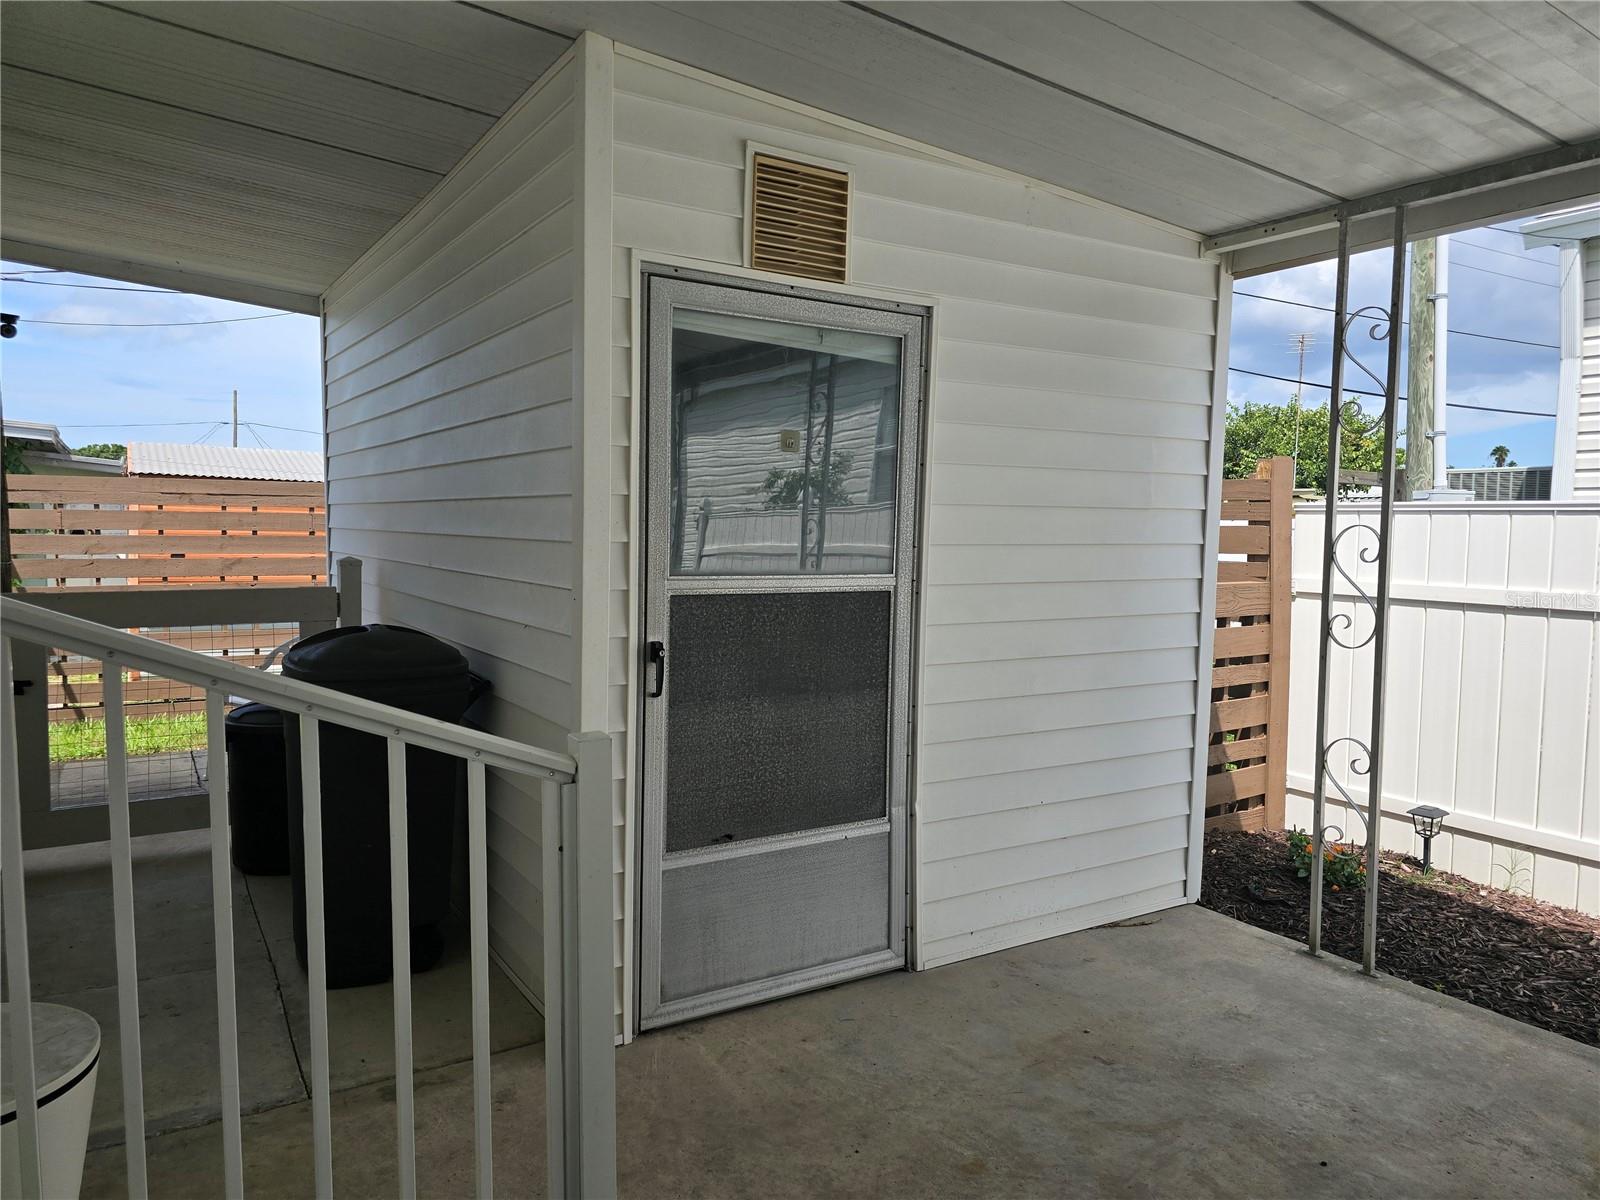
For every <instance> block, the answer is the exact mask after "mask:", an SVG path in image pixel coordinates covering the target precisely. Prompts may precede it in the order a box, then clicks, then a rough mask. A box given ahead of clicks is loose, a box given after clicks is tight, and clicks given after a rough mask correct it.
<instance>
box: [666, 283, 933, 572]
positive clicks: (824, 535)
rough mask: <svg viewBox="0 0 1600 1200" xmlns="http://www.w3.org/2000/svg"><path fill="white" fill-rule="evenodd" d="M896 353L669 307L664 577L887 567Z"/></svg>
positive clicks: (888, 341)
mask: <svg viewBox="0 0 1600 1200" xmlns="http://www.w3.org/2000/svg"><path fill="white" fill-rule="evenodd" d="M900 350H901V347H900V339H899V338H897V337H889V336H886V335H884V334H877V333H864V332H859V331H855V330H846V329H829V328H825V327H822V326H815V325H796V324H791V323H789V322H785V321H769V320H762V319H760V318H757V317H744V316H731V315H727V314H723V313H708V312H696V311H693V310H688V309H679V310H676V311H675V312H674V313H673V327H672V472H671V478H672V494H671V510H670V522H671V571H672V573H673V574H674V575H793V574H881V575H887V574H891V573H893V571H894V527H895V495H896V487H895V472H896V448H897V443H898V435H899V406H900Z"/></svg>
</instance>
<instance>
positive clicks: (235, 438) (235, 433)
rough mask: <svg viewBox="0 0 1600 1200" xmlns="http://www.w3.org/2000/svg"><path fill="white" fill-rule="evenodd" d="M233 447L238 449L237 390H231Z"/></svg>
mask: <svg viewBox="0 0 1600 1200" xmlns="http://www.w3.org/2000/svg"><path fill="white" fill-rule="evenodd" d="M233 447H234V449H235V450H237V449H238V448H239V389H238V388H234V389H233Z"/></svg>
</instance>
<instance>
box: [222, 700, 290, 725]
mask: <svg viewBox="0 0 1600 1200" xmlns="http://www.w3.org/2000/svg"><path fill="white" fill-rule="evenodd" d="M224 723H225V724H226V725H227V727H228V728H229V729H239V728H244V729H282V728H283V713H281V712H280V711H279V710H278V709H276V708H273V707H272V706H271V705H269V704H257V703H256V702H255V701H254V700H252V701H251V702H250V703H249V704H241V705H239V707H238V708H236V709H234V710H233V711H232V712H230V713H229V714H228V715H227V717H226V718H225V720H224Z"/></svg>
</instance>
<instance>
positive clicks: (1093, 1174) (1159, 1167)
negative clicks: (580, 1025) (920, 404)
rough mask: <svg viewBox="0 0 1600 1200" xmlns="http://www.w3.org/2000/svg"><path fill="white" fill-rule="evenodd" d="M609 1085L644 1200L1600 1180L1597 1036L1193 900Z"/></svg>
mask: <svg viewBox="0 0 1600 1200" xmlns="http://www.w3.org/2000/svg"><path fill="white" fill-rule="evenodd" d="M374 1021H375V1023H378V1024H381V1025H382V1028H383V1030H384V1031H385V1032H386V1031H387V1027H388V1026H387V1017H386V1016H384V1017H382V1018H378V1017H374ZM540 1051H541V1047H539V1046H538V1045H529V1046H523V1047H519V1048H516V1049H511V1050H508V1051H506V1052H503V1053H500V1054H498V1055H496V1057H495V1059H494V1097H495V1133H496V1143H495V1150H496V1155H495V1158H496V1188H495V1190H496V1192H497V1193H498V1194H500V1195H504V1196H537V1195H541V1194H543V1188H544V1178H543V1171H544V1125H543V1122H544V1097H543V1072H542V1062H541V1054H540ZM101 1086H102V1088H104V1087H105V1082H104V1080H103V1081H102V1085H101ZM617 1095H618V1105H619V1112H618V1125H619V1158H620V1162H619V1178H620V1185H621V1191H622V1194H623V1195H625V1196H630V1197H649V1198H651V1200H654V1198H658V1197H679V1196H682V1197H691V1196H692V1197H711V1196H729V1197H732V1196H763V1197H790V1196H793V1197H801V1196H829V1197H855V1196H860V1197H918V1196H927V1197H935V1196H937V1197H947V1196H956V1197H964V1196H972V1197H980V1196H1019V1197H1020V1196H1028V1197H1032V1196H1128V1197H1145V1196H1149V1197H1169V1196H1170V1197H1185V1198H1189V1197H1209V1196H1217V1197H1223V1196H1226V1197H1238V1196H1250V1197H1287V1196H1296V1197H1300V1196H1313V1197H1320V1196H1327V1197H1341V1198H1343V1197H1368V1196H1370V1197H1390V1198H1393V1197H1458V1196H1460V1197H1467V1196H1471V1197H1501V1196H1505V1197H1510V1196H1516V1197H1537V1198H1539V1200H1565V1198H1568V1197H1572V1198H1578V1197H1588V1196H1595V1195H1596V1194H1597V1193H1600V1105H1597V1103H1596V1101H1597V1100H1600V1052H1597V1051H1595V1050H1593V1049H1590V1048H1588V1047H1584V1046H1581V1045H1579V1044H1577V1043H1575V1042H1571V1041H1568V1040H1566V1039H1563V1038H1560V1037H1557V1036H1555V1035H1553V1034H1549V1033H1546V1032H1544V1031H1541V1030H1537V1029H1533V1028H1530V1027H1527V1026H1523V1025H1519V1024H1516V1023H1514V1022H1512V1021H1509V1020H1507V1019H1505V1018H1502V1017H1499V1016H1497V1015H1495V1014H1492V1013H1488V1012H1485V1011H1483V1010H1480V1009H1476V1008H1472V1007H1470V1006H1468V1005H1465V1004H1462V1003H1460V1002H1458V1001H1455V1000H1451V999H1449V998H1447V997H1441V996H1437V995H1434V994H1432V993H1429V992H1426V991H1424V990H1422V989H1420V988H1417V987H1414V986H1412V985H1410V984H1406V983H1401V982H1398V981H1394V980H1389V979H1383V978H1379V979H1376V980H1374V979H1368V978H1365V977H1363V976H1362V975H1360V974H1359V972H1357V971H1356V970H1355V969H1354V968H1352V967H1351V966H1349V965H1348V964H1343V963H1340V962H1338V961H1336V960H1321V961H1319V960H1313V959H1311V958H1309V957H1308V956H1307V955H1306V954H1304V953H1303V952H1302V951H1300V950H1299V949H1298V948H1297V947H1295V946H1294V945H1293V944H1292V943H1289V942H1287V941H1284V940H1283V939H1280V938H1277V937H1274V936H1273V935H1271V934H1266V933H1263V932H1260V931H1258V930H1255V929H1253V928H1250V927H1248V926H1245V925H1241V924H1237V923H1235V922H1233V921H1230V920H1228V919H1227V918H1225V917H1221V916H1218V915H1217V914H1215V913H1211V912H1208V911H1204V910H1201V909H1197V908H1192V907H1190V908H1181V909H1176V910H1171V911H1168V912H1166V913H1162V914H1158V915H1157V916H1155V917H1152V918H1146V919H1144V920H1142V921H1139V922H1130V923H1127V924H1123V925H1118V926H1111V927H1106V928H1102V929H1096V930H1090V931H1087V932H1083V933H1077V934H1072V935H1070V936H1067V937H1061V938H1056V939H1054V940H1051V941H1047V942H1041V943H1036V944H1034V945H1031V946H1024V947H1019V948H1017V949H1014V950H1008V951H1004V952H1001V953H997V954H991V955H988V956H986V957H984V958H980V959H975V960H972V961H969V962H965V963H960V964H957V965H954V966H950V967H944V968H940V969H938V970H935V971H929V972H924V973H921V974H916V975H912V974H907V973H897V974H892V975H884V976H879V977H877V978H874V979H869V980H864V981H860V982H857V983H852V984H847V985H844V986H841V987H837V988H833V989H830V990H827V991H823V992H816V993H812V994H810V995H805V996H798V997H794V998H791V999H787V1000H781V1001H777V1002H774V1003H771V1004H767V1005H763V1006H761V1007H757V1008H752V1009H747V1010H744V1011H742V1012H738V1013H733V1014H728V1015H725V1016H720V1017H713V1018H708V1019H705V1020H702V1021H698V1022H694V1023H692V1024H688V1025H683V1026H679V1027H676V1028H673V1029H668V1030H664V1031H661V1032H657V1033H652V1034H647V1035H645V1036H643V1037H641V1038H639V1039H638V1040H637V1041H636V1042H635V1043H633V1044H632V1045H630V1046H628V1047H626V1048H624V1049H622V1050H621V1051H619V1053H618V1056H617ZM393 1097H394V1093H393V1088H392V1084H389V1083H384V1082H376V1083H366V1084H361V1085H357V1086H353V1087H349V1088H347V1089H345V1090H341V1091H339V1092H338V1093H337V1094H336V1095H335V1097H334V1112H333V1116H334V1129H335V1152H334V1160H335V1187H336V1191H337V1192H338V1194H340V1195H341V1196H372V1197H387V1196H391V1195H393V1194H394V1191H395V1176H394V1166H393V1147H394V1131H393ZM417 1113H418V1144H419V1188H420V1193H421V1194H422V1195H426V1196H430V1197H434V1196H457V1195H459V1196H466V1195H470V1194H471V1193H472V1190H473V1180H472V1157H471V1105H470V1067H469V1066H468V1065H467V1064H465V1063H455V1064H451V1065H446V1066H441V1067H436V1068H433V1069H429V1070H422V1071H419V1072H418V1075H417ZM244 1130H245V1166H246V1190H247V1192H248V1193H249V1194H251V1195H253V1196H269V1197H278V1196H283V1197H300V1196H305V1195H309V1194H310V1193H311V1189H312V1175H311V1163H310V1114H309V1105H307V1104H306V1103H305V1102H304V1101H299V1102H295V1103H290V1104H287V1105H284V1106H281V1107H277V1108H273V1109H270V1110H267V1111H262V1112H259V1113H257V1114H255V1115H253V1116H250V1117H247V1118H246V1119H245V1122H244ZM149 1154H150V1171H151V1189H150V1190H151V1194H152V1195H160V1196H163V1197H188V1196H194V1197H210V1196H214V1195H217V1194H219V1192H220V1169H221V1143H220V1134H219V1132H218V1128H217V1126H216V1125H214V1124H213V1125H203V1126H197V1127H191V1128H187V1129H183V1130H179V1131H176V1132H173V1133H169V1134H166V1135H164V1136H162V1137H158V1138H153V1139H151V1141H150V1143H149ZM83 1194H84V1196H85V1197H98V1196H114V1195H122V1194H123V1151H122V1150H121V1149H120V1148H115V1147H108V1148H104V1149H100V1150H97V1151H95V1152H93V1153H91V1155H90V1158H89V1163H88V1167H87V1170H86V1174H85V1180H84V1193H83Z"/></svg>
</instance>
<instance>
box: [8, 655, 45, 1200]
mask: <svg viewBox="0 0 1600 1200" xmlns="http://www.w3.org/2000/svg"><path fill="white" fill-rule="evenodd" d="M11 662H12V656H11V639H10V638H8V637H7V638H0V735H3V736H0V758H3V759H4V760H5V761H4V762H3V763H0V851H3V853H0V898H3V899H4V902H5V913H4V923H5V939H6V985H7V987H8V988H9V995H10V998H11V1045H10V1047H9V1052H10V1054H11V1078H12V1081H13V1088H14V1090H15V1094H16V1100H17V1154H18V1155H19V1156H20V1158H21V1161H20V1162H19V1163H18V1164H17V1166H18V1168H19V1170H18V1183H19V1184H20V1185H21V1187H22V1195H23V1196H24V1197H25V1198H26V1200H38V1197H39V1196H40V1194H41V1193H42V1192H43V1190H44V1189H43V1184H42V1182H41V1180H40V1178H39V1103H38V1097H39V1083H38V1077H37V1075H36V1073H35V1071H34V1066H33V1005H32V1000H33V980H32V978H31V976H30V972H29V969H28V906H27V893H26V888H25V885H24V880H23V874H22V784H21V781H20V780H19V778H18V776H17V704H16V700H15V698H14V696H13V690H12V687H11Z"/></svg>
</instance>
